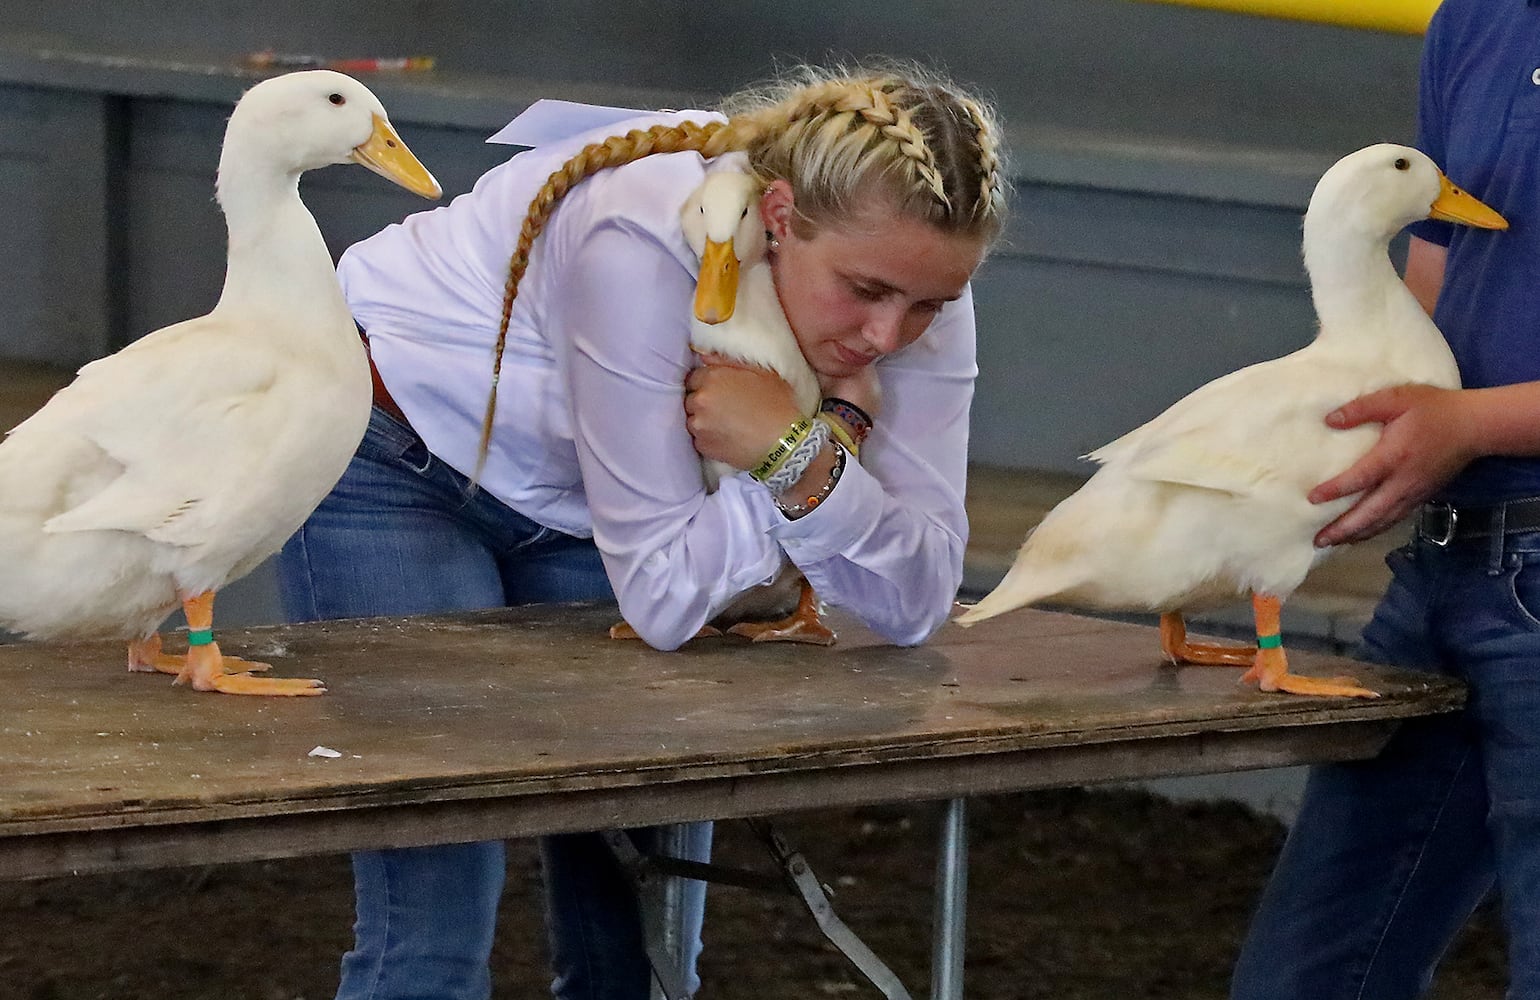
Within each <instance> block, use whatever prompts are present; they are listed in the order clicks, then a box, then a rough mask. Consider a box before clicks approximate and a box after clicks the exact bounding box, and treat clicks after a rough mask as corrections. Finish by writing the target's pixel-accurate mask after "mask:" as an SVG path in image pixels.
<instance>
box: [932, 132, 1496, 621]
mask: <svg viewBox="0 0 1540 1000" xmlns="http://www.w3.org/2000/svg"><path fill="white" fill-rule="evenodd" d="M1450 192H1452V194H1449V197H1447V198H1446V196H1445V195H1446V193H1450ZM1461 199H1463V201H1461ZM1450 205H1457V206H1459V210H1460V211H1466V212H1470V213H1473V214H1471V215H1470V217H1462V216H1458V215H1448V214H1445V215H1442V216H1441V217H1445V218H1452V219H1454V220H1455V221H1464V222H1469V223H1471V224H1478V225H1488V226H1490V227H1494V228H1496V227H1500V225H1502V224H1503V223H1502V220H1501V218H1500V217H1498V216H1497V215H1496V214H1495V213H1493V212H1491V210H1490V209H1487V208H1486V207H1485V206H1483V205H1480V203H1479V202H1476V201H1475V200H1474V199H1471V198H1470V197H1469V196H1468V195H1464V194H1463V193H1462V192H1458V190H1457V189H1453V187H1452V186H1451V185H1449V184H1448V182H1447V180H1446V179H1445V178H1443V176H1442V174H1441V173H1440V172H1439V171H1438V169H1437V168H1436V167H1435V166H1434V165H1433V163H1432V161H1430V160H1429V159H1428V158H1427V157H1426V156H1424V155H1423V154H1421V153H1419V152H1418V151H1416V150H1414V149H1410V148H1408V147H1403V146H1392V145H1388V144H1382V145H1378V146H1371V147H1368V148H1366V149H1363V150H1360V151H1358V152H1357V153H1353V154H1350V155H1349V156H1347V157H1344V158H1343V159H1342V160H1340V161H1338V163H1337V164H1336V165H1334V166H1333V167H1332V168H1331V169H1330V170H1328V171H1327V172H1326V174H1325V175H1323V177H1322V179H1321V181H1320V183H1319V184H1318V185H1317V187H1316V191H1315V193H1314V195H1313V196H1312V198H1311V202H1310V208H1309V210H1308V211H1307V213H1306V218H1305V227H1304V230H1305V231H1304V254H1305V264H1306V268H1307V270H1308V271H1309V274H1310V279H1311V293H1312V298H1313V300H1314V302H1315V306H1316V312H1317V316H1318V319H1319V321H1320V325H1319V329H1318V331H1317V335H1316V338H1315V340H1314V341H1312V342H1311V343H1310V344H1309V345H1307V346H1306V347H1303V348H1301V349H1300V350H1297V351H1294V352H1293V353H1291V354H1287V355H1284V356H1282V357H1279V358H1275V359H1272V360H1269V361H1263V362H1260V363H1258V364H1254V365H1251V366H1249V367H1246V368H1242V369H1240V370H1238V371H1235V372H1232V373H1230V374H1228V375H1224V376H1222V377H1220V378H1217V379H1215V380H1213V381H1212V382H1209V383H1207V384H1206V385H1203V386H1201V387H1200V388H1198V389H1196V390H1194V391H1193V392H1191V393H1190V394H1188V395H1187V396H1185V397H1184V398H1182V399H1180V400H1178V401H1177V402H1176V403H1174V404H1173V405H1172V406H1171V407H1170V408H1169V409H1167V410H1166V411H1165V412H1163V413H1161V414H1160V415H1159V416H1157V417H1155V418H1154V419H1152V420H1150V421H1149V422H1148V423H1146V424H1144V425H1143V426H1141V427H1138V428H1136V429H1135V430H1133V431H1131V432H1129V433H1128V434H1125V435H1124V436H1122V437H1120V438H1118V439H1117V440H1115V441H1113V442H1111V443H1110V444H1107V445H1105V446H1103V447H1101V448H1099V449H1097V450H1095V451H1093V452H1091V453H1090V454H1089V455H1088V456H1087V457H1088V458H1090V459H1092V460H1093V461H1095V462H1097V463H1099V464H1100V465H1101V468H1100V469H1099V470H1098V471H1097V472H1096V474H1095V475H1093V476H1092V477H1091V479H1090V480H1089V481H1087V483H1086V484H1085V485H1084V486H1083V487H1082V488H1081V489H1080V490H1078V491H1077V492H1076V493H1074V494H1073V495H1071V496H1070V497H1068V498H1066V499H1065V500H1064V501H1063V502H1061V503H1060V504H1059V505H1058V506H1056V507H1055V508H1054V509H1053V510H1052V511H1050V512H1049V513H1048V515H1047V516H1046V517H1045V518H1044V519H1043V521H1042V523H1041V524H1039V525H1038V527H1037V528H1036V529H1035V530H1034V531H1033V532H1032V533H1031V534H1030V535H1029V536H1028V538H1027V541H1026V543H1025V544H1024V545H1023V546H1022V549H1021V552H1020V553H1019V554H1018V556H1017V558H1016V560H1015V562H1014V564H1013V565H1012V567H1011V569H1010V571H1009V572H1008V573H1007V574H1006V577H1005V579H1004V580H1003V581H1002V582H1001V583H1000V585H999V586H998V587H996V588H995V590H994V591H992V592H991V593H990V594H989V595H988V596H987V597H985V598H984V600H983V601H981V602H979V604H977V605H975V606H974V607H973V608H971V609H969V610H968V611H966V612H965V613H964V614H963V615H961V616H960V617H959V619H958V620H959V621H960V622H962V623H963V624H971V623H973V622H977V621H980V620H982V619H985V618H989V617H992V616H993V615H996V614H1000V613H1002V612H1004V611H1008V610H1010V609H1012V608H1015V607H1020V606H1022V605H1024V604H1032V603H1036V602H1038V601H1044V600H1056V601H1060V602H1062V603H1066V604H1071V605H1076V606H1081V607H1092V608H1101V609H1108V610H1113V609H1121V610H1158V611H1171V610H1178V609H1190V608H1194V607H1200V606H1203V605H1206V604H1211V603H1216V602H1221V601H1227V600H1231V599H1234V598H1236V597H1239V596H1244V595H1245V594H1247V593H1248V592H1249V593H1258V594H1267V595H1272V596H1275V597H1278V598H1286V597H1287V596H1288V595H1289V594H1290V593H1292V592H1293V590H1294V589H1295V588H1296V587H1298V586H1299V584H1300V583H1301V582H1303V580H1304V578H1305V576H1306V574H1308V572H1309V570H1310V568H1311V567H1312V566H1313V565H1315V563H1316V562H1317V561H1318V560H1319V559H1320V558H1322V556H1323V555H1324V554H1325V552H1324V551H1323V550H1319V549H1317V548H1316V547H1315V545H1314V542H1313V540H1314V537H1315V535H1316V533H1317V532H1318V531H1319V530H1320V529H1321V528H1322V527H1324V526H1325V525H1326V524H1328V523H1329V522H1330V521H1332V520H1333V519H1334V518H1335V517H1337V515H1339V514H1340V513H1341V512H1342V511H1343V510H1345V509H1346V508H1347V507H1348V506H1349V505H1351V503H1352V502H1353V500H1354V499H1355V498H1354V497H1344V498H1342V499H1340V500H1337V501H1334V502H1332V503H1326V504H1311V503H1310V502H1309V501H1308V500H1307V499H1306V496H1307V494H1308V493H1309V491H1310V490H1311V489H1312V488H1313V487H1314V486H1316V485H1317V484H1319V483H1321V482H1324V481H1325V480H1327V479H1329V478H1331V477H1332V476H1334V475H1336V474H1338V473H1340V472H1342V471H1343V470H1344V469H1346V468H1347V467H1348V466H1350V465H1352V464H1353V462H1355V461H1356V460H1357V459H1358V458H1359V457H1361V456H1362V455H1363V454H1364V453H1365V452H1366V451H1367V450H1368V449H1369V448H1370V447H1372V445H1373V444H1374V442H1375V441H1376V440H1377V438H1378V436H1379V428H1378V427H1377V426H1364V427H1358V428H1354V429H1351V430H1335V429H1332V428H1330V427H1328V426H1327V425H1326V423H1325V417H1326V415H1327V414H1328V413H1329V412H1330V411H1332V410H1333V409H1335V408H1336V407H1339V406H1341V405H1342V404H1344V403H1346V402H1348V401H1350V400H1352V399H1354V398H1357V397H1359V396H1362V395H1364V394H1366V393H1369V392H1373V391H1375V390H1378V389H1383V388H1387V387H1389V386H1392V385H1398V384H1405V383H1409V382H1423V383H1428V384H1432V385H1437V386H1441V387H1445V388H1457V387H1458V386H1459V373H1458V369H1457V367H1456V364H1455V361H1454V358H1453V356H1452V355H1451V353H1450V351H1449V348H1448V345H1447V344H1446V343H1445V341H1444V339H1443V337H1442V336H1441V335H1440V334H1439V332H1438V330H1437V328H1436V327H1435V326H1434V325H1433V323H1432V321H1431V320H1429V319H1428V317H1427V316H1426V314H1424V313H1423V311H1422V309H1421V307H1420V306H1419V305H1418V303H1417V301H1416V299H1415V298H1414V297H1413V296H1412V294H1411V292H1410V291H1408V290H1407V288H1406V286H1405V285H1404V284H1402V282H1401V280H1400V278H1399V276H1398V275H1397V274H1396V272H1395V270H1394V268H1393V267H1392V265H1391V263H1390V259H1389V255H1388V254H1387V252H1386V247H1387V243H1388V241H1389V240H1390V238H1391V236H1392V235H1393V234H1394V233H1396V232H1397V231H1398V230H1399V229H1401V228H1402V227H1403V226H1405V225H1406V224H1407V223H1409V222H1412V221H1414V220H1416V219H1419V218H1423V217H1425V216H1427V215H1429V214H1430V213H1434V214H1437V213H1439V212H1450V211H1454V210H1455V209H1454V208H1450V207H1441V206H1450ZM1483 213H1484V214H1483Z"/></svg>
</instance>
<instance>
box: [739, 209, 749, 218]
mask: <svg viewBox="0 0 1540 1000" xmlns="http://www.w3.org/2000/svg"><path fill="white" fill-rule="evenodd" d="M748 217H749V210H748V209H747V208H745V209H744V210H743V214H742V215H740V216H738V218H740V219H747V218H748Z"/></svg>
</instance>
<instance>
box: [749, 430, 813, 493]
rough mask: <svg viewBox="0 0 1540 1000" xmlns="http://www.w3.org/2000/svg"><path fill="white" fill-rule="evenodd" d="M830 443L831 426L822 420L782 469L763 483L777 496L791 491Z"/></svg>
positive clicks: (795, 449) (799, 443)
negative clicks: (824, 447)
mask: <svg viewBox="0 0 1540 1000" xmlns="http://www.w3.org/2000/svg"><path fill="white" fill-rule="evenodd" d="M828 443H829V425H828V424H826V423H824V422H823V421H821V420H820V421H818V422H817V423H814V424H813V429H812V430H810V431H808V433H807V436H806V437H804V438H803V439H802V440H801V441H800V442H798V444H797V446H796V448H794V449H792V453H791V454H790V455H788V456H787V458H786V461H784V462H782V463H781V467H780V468H779V469H776V470H775V472H773V473H772V474H770V475H769V476H767V477H766V478H765V479H764V480H762V482H764V484H765V486H767V487H769V489H770V492H771V493H775V494H779V493H784V492H785V491H786V490H789V489H791V488H792V487H793V486H795V485H797V480H799V479H801V478H802V477H803V476H804V475H805V474H806V473H807V467H808V466H810V465H812V464H813V459H815V458H817V457H818V453H819V452H820V451H823V446H824V445H826V444H828Z"/></svg>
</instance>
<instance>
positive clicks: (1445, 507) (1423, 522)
mask: <svg viewBox="0 0 1540 1000" xmlns="http://www.w3.org/2000/svg"><path fill="white" fill-rule="evenodd" d="M1439 514H1442V515H1443V518H1444V523H1443V526H1442V528H1443V530H1441V531H1438V532H1434V531H1432V530H1429V522H1430V521H1432V520H1434V519H1435V518H1436V517H1437V516H1438V515H1439ZM1459 520H1460V512H1459V511H1457V510H1455V509H1454V507H1453V506H1451V505H1450V504H1447V503H1444V502H1443V501H1441V500H1430V501H1428V502H1427V503H1425V504H1423V505H1422V516H1421V517H1419V518H1418V522H1419V523H1418V530H1419V531H1421V533H1422V537H1423V538H1424V539H1426V540H1427V541H1429V542H1431V543H1432V544H1434V545H1437V546H1438V547H1439V548H1445V547H1447V546H1448V545H1449V543H1450V542H1452V541H1454V529H1455V525H1456V524H1458V523H1459Z"/></svg>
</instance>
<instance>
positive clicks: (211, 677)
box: [155, 591, 326, 697]
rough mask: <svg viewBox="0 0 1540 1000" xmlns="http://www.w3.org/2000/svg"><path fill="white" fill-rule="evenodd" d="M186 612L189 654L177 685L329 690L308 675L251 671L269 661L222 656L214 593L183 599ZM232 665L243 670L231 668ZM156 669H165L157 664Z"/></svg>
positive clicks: (274, 691)
mask: <svg viewBox="0 0 1540 1000" xmlns="http://www.w3.org/2000/svg"><path fill="white" fill-rule="evenodd" d="M182 610H183V611H184V612H185V613H186V615H187V642H188V649H187V657H186V659H185V660H184V661H183V663H182V667H181V669H180V670H179V671H177V676H176V682H175V683H177V684H186V685H188V686H190V687H191V688H192V689H193V690H194V691H219V692H221V693H223V694H256V695H268V696H277V697H295V696H303V695H318V694H325V693H326V685H325V684H324V683H323V682H322V681H319V680H315V679H313V678H306V677H253V676H251V673H250V671H253V670H266V669H268V664H266V663H253V662H251V661H249V660H242V659H240V658H238V657H234V656H232V657H229V658H226V657H225V656H223V655H221V654H220V652H219V643H217V642H215V641H214V594H213V592H212V591H209V592H207V593H203V594H199V595H198V596H197V597H190V598H183V600H182ZM232 666H237V667H240V668H241V669H240V670H231V669H230V668H231V667H232ZM155 669H157V670H159V669H162V668H161V667H160V666H159V665H158V664H157V665H156V666H155Z"/></svg>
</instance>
